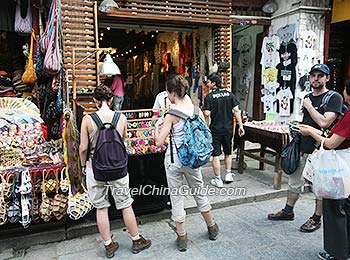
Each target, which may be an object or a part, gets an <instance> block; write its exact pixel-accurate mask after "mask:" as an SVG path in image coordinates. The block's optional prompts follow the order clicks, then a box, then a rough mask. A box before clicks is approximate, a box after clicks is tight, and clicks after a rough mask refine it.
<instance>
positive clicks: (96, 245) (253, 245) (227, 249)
mask: <svg viewBox="0 0 350 260" xmlns="http://www.w3.org/2000/svg"><path fill="white" fill-rule="evenodd" d="M284 203H285V199H284V198H277V199H271V200H267V201H263V202H252V203H247V204H242V205H237V206H231V207H226V208H221V209H217V210H214V214H215V218H216V220H217V222H218V223H219V226H220V229H221V233H220V237H219V238H218V240H217V241H210V240H208V239H207V233H206V227H205V224H204V221H203V220H202V219H201V217H200V215H199V214H198V213H194V214H190V215H188V217H187V232H188V236H189V245H188V250H187V252H184V253H181V252H179V251H177V249H176V247H175V242H174V241H175V238H176V235H175V232H174V230H173V223H172V222H171V221H170V220H169V219H164V220H162V221H159V222H149V223H147V224H144V225H141V226H140V230H141V233H142V234H144V235H145V236H147V237H149V238H151V239H152V242H153V245H152V247H151V248H150V249H148V250H146V251H144V252H141V253H139V254H137V255H133V254H132V253H131V252H130V247H131V240H130V239H129V236H128V234H127V232H126V231H125V230H123V229H115V230H113V232H112V233H113V234H114V237H115V238H116V239H117V241H118V242H119V243H120V249H119V250H118V251H117V253H116V258H115V259H125V260H126V259H157V260H160V259H167V260H169V259H191V260H196V259H198V260H199V259H201V260H202V259H215V258H218V257H220V259H239V260H244V259H266V260H267V259H269V260H272V259H278V260H287V259H288V260H290V259H297V260H303V259H305V260H312V259H315V260H316V259H318V258H317V255H316V254H317V252H319V251H320V250H322V244H323V242H322V237H323V236H322V230H318V231H316V232H314V233H311V234H305V233H301V232H300V231H298V228H299V226H300V225H301V224H302V223H303V222H304V221H305V220H306V219H307V218H308V217H309V216H311V214H312V211H313V203H314V200H313V197H312V194H310V193H309V194H304V195H302V198H301V199H300V201H299V202H298V203H297V205H296V219H295V220H294V221H289V222H273V221H269V220H267V218H266V216H267V213H269V212H273V211H275V210H279V209H280V208H281V207H282V206H283V205H284ZM14 256H15V257H14ZM8 258H10V259H35V260H40V259H85V260H88V259H104V251H103V246H102V242H101V239H100V237H99V235H98V234H94V235H88V236H84V237H80V238H76V239H72V240H67V241H63V242H56V243H49V244H45V245H38V246H33V247H30V248H27V249H26V250H21V251H17V252H13V251H12V250H11V249H7V250H5V251H3V252H2V253H1V254H0V259H8Z"/></svg>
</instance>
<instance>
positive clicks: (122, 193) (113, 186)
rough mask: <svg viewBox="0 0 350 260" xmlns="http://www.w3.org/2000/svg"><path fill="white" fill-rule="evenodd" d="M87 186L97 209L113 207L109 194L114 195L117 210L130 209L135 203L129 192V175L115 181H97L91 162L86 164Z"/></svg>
mask: <svg viewBox="0 0 350 260" xmlns="http://www.w3.org/2000/svg"><path fill="white" fill-rule="evenodd" d="M86 184H87V189H88V193H89V197H90V199H91V201H92V204H93V205H94V207H95V208H97V209H101V208H108V207H109V206H111V203H110V202H109V199H108V193H111V194H112V196H113V199H114V202H115V206H116V208H117V209H125V208H128V207H130V206H131V204H132V203H133V201H134V200H133V199H132V198H131V195H130V192H129V174H128V175H126V176H125V177H123V178H121V179H118V180H115V181H107V182H102V181H96V180H95V178H94V173H93V171H92V166H91V161H88V162H87V163H86Z"/></svg>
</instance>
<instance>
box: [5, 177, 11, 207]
mask: <svg viewBox="0 0 350 260" xmlns="http://www.w3.org/2000/svg"><path fill="white" fill-rule="evenodd" d="M10 177H11V174H7V175H6V178H5V177H4V188H3V191H4V198H5V200H6V201H9V200H10V199H11V195H12V182H11V181H10Z"/></svg>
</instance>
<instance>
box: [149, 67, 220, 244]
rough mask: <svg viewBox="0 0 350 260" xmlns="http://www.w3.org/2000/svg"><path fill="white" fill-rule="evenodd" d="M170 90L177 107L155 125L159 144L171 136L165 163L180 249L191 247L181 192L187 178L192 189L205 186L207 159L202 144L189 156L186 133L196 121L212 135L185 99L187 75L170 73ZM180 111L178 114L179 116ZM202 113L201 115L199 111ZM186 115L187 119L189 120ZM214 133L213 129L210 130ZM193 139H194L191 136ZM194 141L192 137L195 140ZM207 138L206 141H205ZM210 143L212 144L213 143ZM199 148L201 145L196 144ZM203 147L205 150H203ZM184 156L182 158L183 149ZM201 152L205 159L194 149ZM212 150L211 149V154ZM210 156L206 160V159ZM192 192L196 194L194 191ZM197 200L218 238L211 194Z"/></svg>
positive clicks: (210, 231)
mask: <svg viewBox="0 0 350 260" xmlns="http://www.w3.org/2000/svg"><path fill="white" fill-rule="evenodd" d="M165 86H166V90H167V93H168V98H169V100H170V102H171V103H172V104H174V106H172V109H171V110H172V111H169V112H168V113H167V114H166V115H165V117H164V121H163V119H159V120H158V121H157V123H156V125H155V134H154V139H155V142H156V145H157V146H162V145H164V143H165V140H166V139H167V137H168V136H169V135H170V140H171V142H170V144H169V146H168V148H167V151H166V154H165V159H164V166H165V171H166V177H167V182H168V187H169V190H170V191H171V193H170V199H171V204H172V210H171V218H172V220H173V221H175V225H176V233H177V239H176V244H177V248H178V250H179V251H186V250H187V241H188V240H187V232H186V229H185V218H186V211H185V208H184V207H185V205H184V194H183V193H182V192H181V189H182V187H183V181H184V178H185V179H186V180H187V183H188V186H189V189H191V190H193V191H194V190H197V191H200V190H202V189H203V176H202V172H201V168H200V166H199V165H201V164H202V163H203V162H204V161H206V160H207V158H206V154H207V152H208V151H207V149H204V148H203V147H201V146H200V145H198V146H199V147H198V150H197V149H195V151H188V152H187V153H189V154H188V156H187V157H186V156H185V155H186V154H185V152H184V151H185V148H184V141H185V139H186V136H185V135H188V132H187V133H185V128H186V126H187V127H189V125H190V124H191V123H190V121H191V120H192V123H193V124H197V125H201V126H199V129H201V130H199V131H200V133H197V134H198V135H202V138H204V139H210V138H211V136H210V135H209V134H208V131H209V130H208V131H206V130H205V129H204V126H202V123H201V122H198V121H200V120H202V122H204V121H203V116H202V113H201V112H199V113H198V107H197V108H196V107H195V106H194V105H193V104H192V103H190V102H187V101H186V100H185V98H184V97H185V94H186V92H187V88H188V82H187V81H186V80H185V78H184V77H183V76H181V75H179V74H170V75H169V76H168V78H167V80H166V83H165ZM176 113H177V115H175V114H176ZM197 113H198V114H199V116H197V115H196V114H197ZM185 118H186V119H185ZM193 131H194V132H197V131H196V130H193ZM209 133H210V131H209ZM190 139H191V138H190ZM191 140H192V139H191ZM203 141H205V140H203ZM198 142H200V141H198ZM209 144H210V143H209ZM196 147H197V146H196ZM202 148H203V149H202ZM180 151H181V153H182V155H181V156H180V157H181V159H180V157H179V152H180ZM198 151H200V152H199V157H201V158H202V159H203V160H199V161H197V160H195V159H194V157H192V152H198ZM210 153H211V149H209V157H210ZM185 158H192V159H190V160H185ZM205 158H206V159H205ZM181 160H184V162H185V163H186V165H187V166H185V165H184V164H183V163H182V161H181ZM191 195H192V194H191ZM193 196H194V199H195V201H196V204H197V208H198V210H199V211H200V212H201V214H202V216H203V218H204V220H205V222H206V224H207V229H208V236H209V239H210V240H216V239H217V237H218V234H219V228H218V225H217V223H216V222H215V221H214V218H213V215H212V213H211V205H210V203H209V200H208V197H207V196H206V194H204V192H196V193H195V194H193Z"/></svg>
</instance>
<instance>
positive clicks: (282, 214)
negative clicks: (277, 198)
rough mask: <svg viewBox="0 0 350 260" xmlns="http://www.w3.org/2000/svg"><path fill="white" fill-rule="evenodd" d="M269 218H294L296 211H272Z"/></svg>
mask: <svg viewBox="0 0 350 260" xmlns="http://www.w3.org/2000/svg"><path fill="white" fill-rule="evenodd" d="M267 218H268V219H269V220H294V213H286V212H285V211H284V210H280V211H278V212H277V213H271V214H269V215H267Z"/></svg>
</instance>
